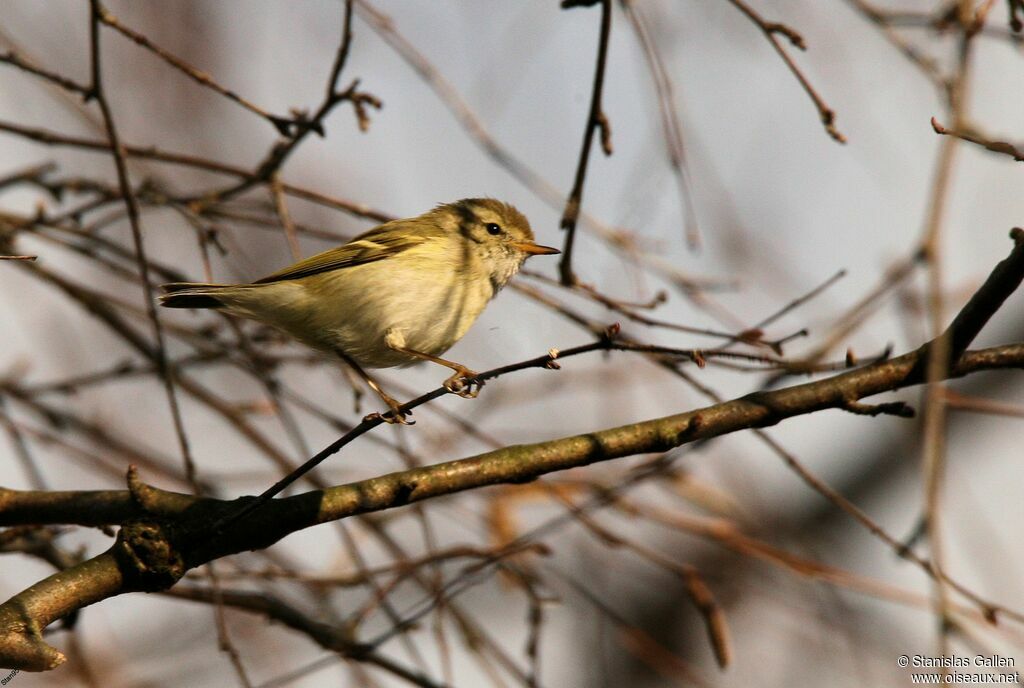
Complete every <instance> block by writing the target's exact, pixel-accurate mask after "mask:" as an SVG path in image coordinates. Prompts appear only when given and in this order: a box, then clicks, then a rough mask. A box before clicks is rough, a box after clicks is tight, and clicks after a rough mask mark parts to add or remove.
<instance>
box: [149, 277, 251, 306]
mask: <svg viewBox="0 0 1024 688" xmlns="http://www.w3.org/2000/svg"><path fill="white" fill-rule="evenodd" d="M160 288H161V289H163V290H164V293H163V294H161V295H160V296H159V297H157V298H158V299H159V301H160V305H161V306H163V307H165V308H225V307H226V306H227V304H226V303H224V302H223V301H222V300H221V299H220V298H218V296H217V293H218V292H222V291H224V290H225V289H234V288H236V285H234V284H201V283H196V282H172V283H171V284H161V285H160Z"/></svg>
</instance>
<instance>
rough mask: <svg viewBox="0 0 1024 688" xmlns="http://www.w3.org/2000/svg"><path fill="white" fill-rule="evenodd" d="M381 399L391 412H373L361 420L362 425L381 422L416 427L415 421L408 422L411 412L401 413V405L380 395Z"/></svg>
mask: <svg viewBox="0 0 1024 688" xmlns="http://www.w3.org/2000/svg"><path fill="white" fill-rule="evenodd" d="M381 398H382V399H383V400H384V403H385V404H387V405H388V407H389V408H390V409H391V410H390V411H387V412H385V413H380V412H379V411H375V412H373V413H371V414H369V415H367V416H366V417H365V418H363V422H364V423H365V422H366V421H369V420H381V421H384V422H385V423H388V424H389V425H416V421H414V420H409V416H411V415H412V411H403V410H402V405H401V404H399V403H398V402H397V401H396V400H395V399H392V398H391V397H389V396H385V395H382V396H381Z"/></svg>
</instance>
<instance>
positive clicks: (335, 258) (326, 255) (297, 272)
mask: <svg viewBox="0 0 1024 688" xmlns="http://www.w3.org/2000/svg"><path fill="white" fill-rule="evenodd" d="M426 240H427V237H426V236H423V235H420V234H409V233H406V232H400V231H395V229H394V228H391V227H388V225H381V226H380V227H378V228H376V229H371V230H370V231H369V232H367V233H365V234H363V235H361V236H358V237H356V238H355V239H353V240H352V241H350V242H348V243H347V244H344V245H342V246H338V247H337V248H332V249H330V250H327V251H324V252H323V253H318V254H317V255H315V256H311V257H309V258H306V259H305V260H300V261H299V262H298V263H295V264H294V265H290V266H288V267H286V268H284V269H282V270H278V271H277V272H275V273H274V274H272V275H267V276H266V277H264V278H262V279H258V280H256V281H255V282H254V283H253V284H266V283H267V282H280V281H283V280H293V279H300V278H302V277H309V276H310V275H317V274H320V273H321V272H330V271H331V270H341V269H342V268H350V267H353V266H355V265H364V264H366V263H372V262H374V261H378V260H383V259H384V258H390V257H391V256H394V255H396V254H399V253H401V252H402V251H406V250H408V249H410V248H413V247H415V246H419V245H421V244H422V243H423V242H424V241H426Z"/></svg>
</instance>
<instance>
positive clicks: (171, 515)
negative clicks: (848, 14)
mask: <svg viewBox="0 0 1024 688" xmlns="http://www.w3.org/2000/svg"><path fill="white" fill-rule="evenodd" d="M1012 236H1013V239H1014V242H1015V246H1014V249H1013V251H1012V252H1011V254H1010V256H1009V257H1008V258H1007V259H1006V260H1004V261H1002V262H1001V263H1000V264H999V265H997V266H996V268H995V269H994V270H993V271H992V274H991V275H990V276H989V279H988V280H986V282H985V283H984V284H983V285H982V287H981V288H980V289H979V290H978V292H977V293H976V294H975V295H974V296H973V297H972V298H971V299H970V301H969V302H968V304H967V305H966V306H965V307H964V309H963V310H962V311H961V312H960V314H959V315H958V316H957V317H956V318H955V319H954V321H953V323H952V324H951V325H950V327H949V328H948V329H947V331H946V332H944V333H943V334H942V335H940V338H946V339H947V340H948V342H950V346H949V347H946V349H945V350H946V351H949V352H950V353H949V355H950V360H951V361H952V364H951V365H950V366H949V367H948V368H947V369H946V370H947V371H948V372H947V375H946V377H948V378H953V377H961V376H964V375H967V374H970V373H974V372H977V371H981V370H990V369H1006V368H1024V343H1018V344H1010V345H1005V346H999V347H993V348H989V349H983V350H980V351H966V352H963V353H962V354H961V353H960V352H961V351H962V348H961V347H966V346H968V345H969V344H970V342H971V340H973V338H974V337H975V336H976V335H977V333H978V332H979V331H980V330H981V328H982V326H984V324H985V323H986V322H987V321H988V319H989V318H990V317H991V316H992V314H994V313H995V311H996V310H997V309H998V307H999V306H1000V305H1001V304H1002V303H1003V302H1004V301H1005V299H1006V298H1007V296H1009V294H1010V293H1012V292H1013V291H1014V289H1016V287H1017V286H1018V285H1019V284H1020V282H1021V280H1022V278H1024V231H1021V230H1014V232H1013V233H1012ZM934 344H935V341H934V340H933V341H932V342H928V343H926V344H924V345H923V346H921V347H919V348H918V349H916V350H914V351H912V352H910V353H907V354H904V355H903V356H900V357H898V358H894V359H891V360H888V361H880V362H877V363H873V364H870V365H867V366H864V367H862V368H859V369H856V370H851V371H849V372H846V373H842V374H839V375H835V376H833V377H830V378H826V379H823V380H818V381H814V382H808V383H805V384H801V385H795V386H792V387H787V388H783V389H778V390H773V391H761V392H755V393H753V394H748V395H746V396H743V397H740V398H738V399H734V400H732V401H727V402H723V403H719V404H714V405H712V406H708V407H705V408H701V409H697V410H693V411H687V412H685V413H679V414H674V415H670V416H666V417H663V418H656V419H652V420H646V421H642V422H638V423H632V424H629V425H623V426H620V427H616V428H609V429H605V430H599V431H595V432H590V433H586V434H582V435H576V436H573V437H564V438H560V439H555V440H550V441H547V442H540V443H535V444H527V445H515V446H509V447H504V448H501V449H498V450H495V451H490V452H486V453H484V454H479V455H477V456H474V457H470V458H465V459H460V460H457V461H449V462H446V463H441V464H436V465H430V466H423V467H418V468H413V469H409V470H404V471H399V472H396V473H390V474H388V475H383V476H379V477H376V478H371V479H369V480H363V481H359V482H355V483H350V484H347V485H341V486H338V487H332V488H329V489H326V490H320V491H314V492H308V493H306V494H302V495H298V496H295V497H289V498H285V499H277V500H272V501H270V502H268V503H267V504H265V505H264V506H263V508H262V509H260V510H258V511H254V512H253V513H251V514H249V516H248V517H247V518H246V519H243V520H241V521H238V522H235V523H232V524H231V526H230V527H229V528H228V529H227V530H226V531H225V532H224V533H223V534H222V535H221V536H215V537H208V535H209V529H208V524H209V523H214V522H218V521H221V520H222V519H224V518H225V517H226V516H229V515H231V514H235V513H238V510H239V508H242V507H244V505H245V504H247V503H251V502H252V501H253V500H254V498H242V499H238V500H233V501H223V500H216V499H208V498H198V497H191V496H188V495H182V494H177V493H173V492H165V491H163V490H159V489H157V488H153V487H150V486H147V485H145V484H143V483H142V482H141V481H139V480H138V478H137V475H136V474H135V472H134V469H133V470H131V471H129V481H128V482H129V490H128V491H106V492H59V493H51V492H45V491H25V492H22V491H16V490H6V489H0V525H25V524H37V525H41V524H53V523H79V524H83V525H99V524H113V523H123V527H122V528H121V531H120V534H119V535H118V538H117V541H116V542H115V544H114V545H113V546H112V547H111V548H110V550H108V551H107V552H104V553H103V554H100V555H98V556H96V557H93V558H92V559H90V560H88V561H85V562H83V563H81V564H79V565H77V566H74V567H72V568H70V569H68V570H66V571H63V572H60V573H58V574H54V575H53V576H51V577H49V578H47V579H45V580H43V581H40V582H39V583H37V584H35V585H33V586H32V587H30V588H28V589H27V590H25V591H23V592H21V593H19V594H18V595H16V596H15V597H13V598H11V599H10V600H8V601H7V602H6V603H4V604H3V605H0V665H2V666H7V667H11V668H18V669H25V670H33V671H43V670H47V669H51V668H53V667H55V666H57V665H58V664H60V662H62V661H63V655H62V654H61V653H60V652H58V651H57V650H56V649H54V648H52V647H50V646H48V645H47V644H46V643H45V642H44V641H43V639H42V630H43V629H44V628H45V627H46V626H47V625H48V624H50V623H52V622H53V621H54V620H56V619H58V618H61V617H62V616H65V615H67V614H69V613H71V612H73V611H75V610H77V609H81V608H82V607H85V606H88V605H90V604H92V603H94V602H98V601H100V600H102V599H105V598H107V597H112V596H114V595H117V594H121V593H125V592H134V591H139V590H164V589H167V588H169V587H171V586H172V585H173V584H174V583H175V582H176V581H177V580H178V579H180V577H181V576H182V575H184V573H185V572H186V571H187V570H188V569H191V568H194V567H196V566H199V565H201V564H204V563H206V562H208V561H211V560H213V559H217V558H219V557H223V556H227V555H230V554H235V553H239V552H244V551H246V550H251V549H262V548H265V547H268V546H270V545H271V544H273V543H274V542H277V541H278V540H280V539H281V538H283V537H285V536H286V535H288V534H290V533H292V532H295V531H296V530H300V529H303V528H307V527H309V526H313V525H317V524H319V523H325V522H328V521H333V520H337V519H342V518H346V517H349V516H354V515H357V514H365V513H369V512H374V511H381V510H384V509H391V508H395V507H399V506H404V505H407V504H410V503H413V502H418V501H422V500H426V499H430V498H434V497H441V496H445V495H451V494H454V493H456V492H461V491H464V490H469V489H474V488H479V487H485V486H488V485H496V484H501V483H520V482H526V481H530V480H534V479H536V478H538V477H539V476H541V475H545V474H547V473H552V472H554V471H560V470H566V469H569V468H576V467H581V466H586V465H589V464H592V463H597V462H601V461H608V460H611V459H615V458H618V457H623V456H630V455H635V454H644V453H652V452H664V451H667V450H668V449H671V448H674V447H678V446H680V445H683V444H687V443H690V442H694V441H697V440H706V439H710V438H713V437H719V436H722V435H726V434H729V433H732V432H737V431H740V430H745V429H751V428H762V427H766V426H770V425H774V424H776V423H779V422H780V421H782V420H785V419H787V418H792V417H795V416H800V415H806V414H809V413H813V412H816V411H821V410H824V409H829V408H835V409H848V408H849V407H850V405H851V404H855V403H856V402H858V401H859V400H860V399H862V398H865V397H869V396H873V395H876V394H880V393H883V392H890V391H894V390H898V389H902V388H905V387H909V386H912V385H918V384H922V383H923V382H924V381H925V374H924V371H926V370H927V369H928V365H927V359H928V356H929V352H930V351H932V350H933V349H934V348H935V347H934Z"/></svg>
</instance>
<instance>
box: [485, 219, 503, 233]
mask: <svg viewBox="0 0 1024 688" xmlns="http://www.w3.org/2000/svg"><path fill="white" fill-rule="evenodd" d="M486 227H487V233H488V234H491V235H493V236H498V235H499V234H501V226H500V225H496V224H494V223H493V222H488V223H487V225H486Z"/></svg>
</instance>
